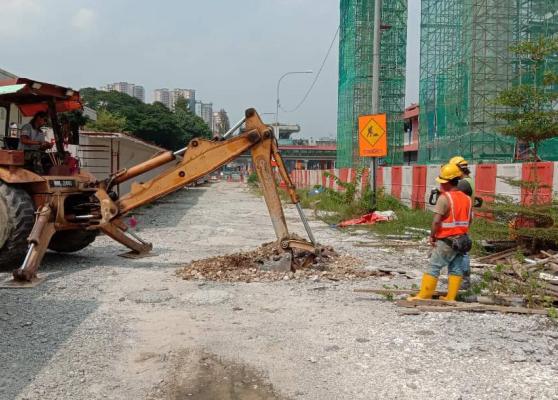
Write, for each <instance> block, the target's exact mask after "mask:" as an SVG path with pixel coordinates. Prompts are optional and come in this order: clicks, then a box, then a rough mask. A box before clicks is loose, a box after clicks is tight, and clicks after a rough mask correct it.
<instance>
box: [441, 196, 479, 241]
mask: <svg viewBox="0 0 558 400" xmlns="http://www.w3.org/2000/svg"><path fill="white" fill-rule="evenodd" d="M442 195H444V196H446V197H447V198H448V201H449V204H450V209H449V212H448V215H447V216H446V217H445V218H444V219H443V220H442V226H441V227H440V229H439V230H438V232H437V233H436V238H438V239H443V238H447V237H449V236H459V235H464V234H466V233H467V232H469V224H470V222H471V210H472V207H473V203H472V200H471V198H470V197H469V196H467V195H466V194H465V193H463V192H460V191H452V192H444V193H442Z"/></svg>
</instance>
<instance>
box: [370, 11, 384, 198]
mask: <svg viewBox="0 0 558 400" xmlns="http://www.w3.org/2000/svg"><path fill="white" fill-rule="evenodd" d="M381 24H382V0H376V1H375V4H374V44H373V47H372V114H378V112H379V110H380V42H381V34H382V30H381ZM377 169H378V158H377V157H372V163H371V165H370V170H371V171H372V208H373V209H375V208H376V200H377V195H376V194H377V193H376V191H377V187H376V186H377V176H376V174H377Z"/></svg>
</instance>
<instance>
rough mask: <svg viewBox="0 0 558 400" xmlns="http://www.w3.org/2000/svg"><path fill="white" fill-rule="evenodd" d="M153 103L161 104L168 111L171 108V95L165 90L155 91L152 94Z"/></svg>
mask: <svg viewBox="0 0 558 400" xmlns="http://www.w3.org/2000/svg"><path fill="white" fill-rule="evenodd" d="M153 101H154V102H157V101H158V102H160V103H163V104H164V105H165V106H166V107H167V108H168V109H170V108H171V95H170V91H169V89H167V88H162V89H155V91H154V92H153Z"/></svg>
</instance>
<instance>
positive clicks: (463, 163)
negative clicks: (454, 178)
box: [449, 156, 469, 167]
mask: <svg viewBox="0 0 558 400" xmlns="http://www.w3.org/2000/svg"><path fill="white" fill-rule="evenodd" d="M449 163H450V164H453V165H457V166H458V167H466V166H468V165H469V163H468V162H467V160H465V159H464V158H463V157H461V156H455V157H453V158H452V159H451V160H449Z"/></svg>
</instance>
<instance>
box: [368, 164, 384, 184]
mask: <svg viewBox="0 0 558 400" xmlns="http://www.w3.org/2000/svg"><path fill="white" fill-rule="evenodd" d="M366 170H367V171H369V170H368V169H366ZM369 172H370V171H369ZM376 187H378V188H383V187H384V167H378V169H377V170H376Z"/></svg>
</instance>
